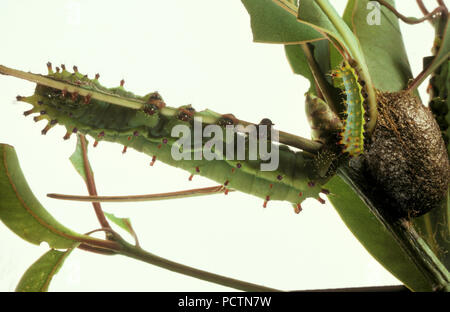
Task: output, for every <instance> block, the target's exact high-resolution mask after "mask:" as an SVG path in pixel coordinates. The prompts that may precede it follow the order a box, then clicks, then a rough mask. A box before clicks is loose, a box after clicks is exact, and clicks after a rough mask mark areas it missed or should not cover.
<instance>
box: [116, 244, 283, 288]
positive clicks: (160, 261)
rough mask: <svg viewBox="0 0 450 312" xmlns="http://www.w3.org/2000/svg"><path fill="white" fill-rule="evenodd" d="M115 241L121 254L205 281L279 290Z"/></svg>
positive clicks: (237, 286)
mask: <svg viewBox="0 0 450 312" xmlns="http://www.w3.org/2000/svg"><path fill="white" fill-rule="evenodd" d="M115 239H116V241H118V242H119V243H120V245H121V246H122V248H121V249H120V250H118V251H117V252H118V253H119V254H121V255H124V256H127V257H130V258H134V259H137V260H140V261H143V262H146V263H149V264H153V265H156V266H158V267H161V268H164V269H167V270H170V271H173V272H177V273H181V274H184V275H188V276H191V277H195V278H198V279H201V280H204V281H207V282H212V283H215V284H219V285H223V286H226V287H231V288H234V289H239V290H242V291H258V292H273V291H280V290H277V289H274V288H270V287H266V286H261V285H256V284H253V283H248V282H244V281H240V280H236V279H233V278H229V277H225V276H222V275H218V274H214V273H210V272H207V271H203V270H199V269H196V268H193V267H189V266H186V265H183V264H180V263H177V262H173V261H170V260H167V259H164V258H161V257H159V256H156V255H154V254H152V253H149V252H147V251H145V250H143V249H142V248H139V247H136V246H133V245H131V244H129V243H128V242H126V241H124V240H123V239H121V238H120V237H115Z"/></svg>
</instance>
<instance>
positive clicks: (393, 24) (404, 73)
mask: <svg viewBox="0 0 450 312" xmlns="http://www.w3.org/2000/svg"><path fill="white" fill-rule="evenodd" d="M369 2H370V1H369V0H351V1H349V2H348V4H347V7H346V9H345V12H344V21H345V22H346V23H347V25H348V26H349V28H350V29H351V30H352V31H353V33H354V34H355V35H356V37H357V38H358V40H359V42H360V44H361V48H362V51H363V53H364V56H365V60H366V62H367V67H368V68H369V72H370V76H371V78H372V81H373V84H374V86H375V87H376V88H377V89H380V90H383V91H391V92H395V91H400V90H403V89H405V88H406V87H407V84H408V81H409V79H411V78H412V73H411V68H410V65H409V62H408V56H407V54H406V50H405V45H404V43H403V38H402V34H401V32H400V27H399V23H398V18H397V17H396V16H395V15H394V13H392V12H391V11H390V10H389V9H387V8H386V7H385V6H381V11H380V23H379V24H372V25H371V24H369V22H368V21H367V17H368V14H369V13H370V12H371V11H369V10H368V9H367V4H368V3H369ZM387 2H388V3H389V4H391V5H393V6H394V5H395V4H394V1H393V0H387Z"/></svg>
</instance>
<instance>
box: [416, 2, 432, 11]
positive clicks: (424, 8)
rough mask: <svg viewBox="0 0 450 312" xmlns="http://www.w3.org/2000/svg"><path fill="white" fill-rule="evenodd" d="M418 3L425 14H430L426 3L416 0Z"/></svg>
mask: <svg viewBox="0 0 450 312" xmlns="http://www.w3.org/2000/svg"><path fill="white" fill-rule="evenodd" d="M416 2H417V5H418V6H419V8H420V10H421V11H422V14H423V15H428V14H430V12H428V10H427V8H426V7H425V5H424V4H423V1H422V0H416Z"/></svg>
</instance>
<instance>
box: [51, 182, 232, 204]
mask: <svg viewBox="0 0 450 312" xmlns="http://www.w3.org/2000/svg"><path fill="white" fill-rule="evenodd" d="M224 191H225V187H224V186H222V185H218V186H212V187H205V188H199V189H192V190H184V191H178V192H169V193H159V194H146V195H128V196H77V195H63V194H47V197H50V198H54V199H61V200H71V201H82V202H139V201H156V200H166V199H177V198H186V197H195V196H205V195H214V194H218V193H223V192H224ZM227 192H234V190H233V189H228V190H227Z"/></svg>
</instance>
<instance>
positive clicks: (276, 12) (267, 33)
mask: <svg viewBox="0 0 450 312" xmlns="http://www.w3.org/2000/svg"><path fill="white" fill-rule="evenodd" d="M242 3H243V4H244V6H245V8H246V9H247V11H248V13H249V14H250V22H251V27H252V32H253V40H254V41H255V42H263V43H283V44H298V43H303V42H309V41H314V40H321V39H323V36H322V34H320V33H319V32H318V31H316V30H315V29H314V28H312V27H310V26H308V25H305V24H302V23H299V22H298V21H297V18H296V16H295V14H296V7H295V6H294V5H293V4H292V2H290V1H283V0H242Z"/></svg>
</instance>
